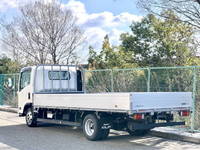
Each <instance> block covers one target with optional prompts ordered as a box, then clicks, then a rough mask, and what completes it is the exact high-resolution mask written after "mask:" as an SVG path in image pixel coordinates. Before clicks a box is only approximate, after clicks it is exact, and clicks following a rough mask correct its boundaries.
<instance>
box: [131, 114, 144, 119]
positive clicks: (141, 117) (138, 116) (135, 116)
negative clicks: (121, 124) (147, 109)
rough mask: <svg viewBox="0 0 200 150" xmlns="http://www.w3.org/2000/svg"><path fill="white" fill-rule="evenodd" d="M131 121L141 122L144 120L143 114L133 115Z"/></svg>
mask: <svg viewBox="0 0 200 150" xmlns="http://www.w3.org/2000/svg"><path fill="white" fill-rule="evenodd" d="M133 119H135V120H142V119H144V114H134V115H133Z"/></svg>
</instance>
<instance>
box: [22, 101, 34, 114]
mask: <svg viewBox="0 0 200 150" xmlns="http://www.w3.org/2000/svg"><path fill="white" fill-rule="evenodd" d="M30 107H32V103H26V104H25V105H24V109H23V113H22V116H25V115H26V111H27V110H28V109H29V108H30Z"/></svg>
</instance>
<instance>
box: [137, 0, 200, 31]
mask: <svg viewBox="0 0 200 150" xmlns="http://www.w3.org/2000/svg"><path fill="white" fill-rule="evenodd" d="M138 4H139V6H140V7H142V8H144V9H145V10H147V11H148V12H150V13H154V14H157V15H159V16H162V17H166V16H165V15H164V13H162V12H164V11H166V10H172V11H174V12H175V13H177V14H178V15H179V18H176V19H179V20H180V21H183V22H186V23H188V24H190V25H192V26H194V27H196V28H197V29H198V30H200V0H138Z"/></svg>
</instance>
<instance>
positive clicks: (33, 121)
mask: <svg viewBox="0 0 200 150" xmlns="http://www.w3.org/2000/svg"><path fill="white" fill-rule="evenodd" d="M26 124H27V126H29V127H35V126H37V117H36V116H35V115H34V113H33V110H32V109H31V108H28V109H27V111H26Z"/></svg>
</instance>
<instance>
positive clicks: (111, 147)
mask: <svg viewBox="0 0 200 150" xmlns="http://www.w3.org/2000/svg"><path fill="white" fill-rule="evenodd" d="M24 122H25V121H24V118H19V117H18V116H17V114H14V113H8V112H1V111H0V150H70V149H74V150H122V149H123V150H154V149H155V150H174V149H176V150H182V149H184V150H199V149H200V145H197V144H191V143H186V142H179V141H172V140H167V139H162V138H158V137H152V136H145V137H131V136H129V135H127V134H125V133H123V132H114V131H112V132H111V134H110V136H109V138H108V139H107V140H105V141H98V142H91V141H88V140H86V139H85V138H84V136H83V134H82V132H81V129H74V128H72V127H66V126H55V125H48V124H42V125H41V126H40V127H36V128H28V127H27V126H26V125H25V124H24Z"/></svg>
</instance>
